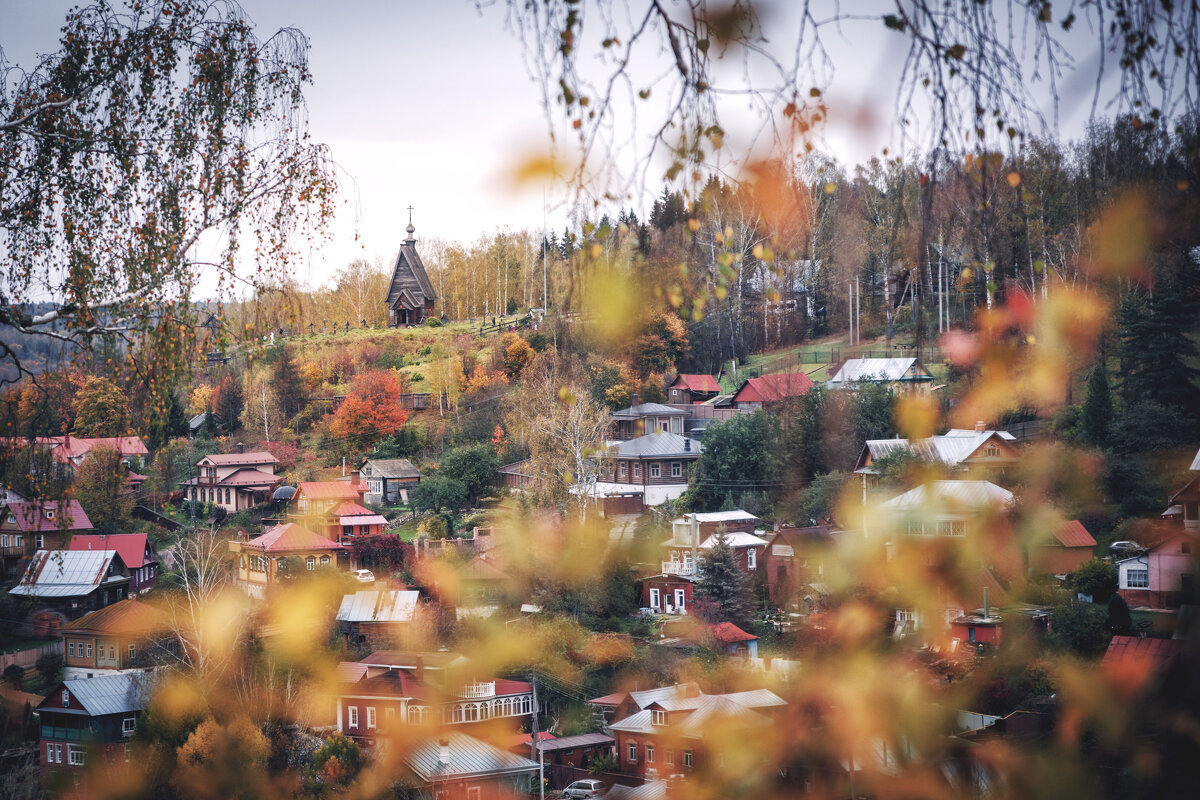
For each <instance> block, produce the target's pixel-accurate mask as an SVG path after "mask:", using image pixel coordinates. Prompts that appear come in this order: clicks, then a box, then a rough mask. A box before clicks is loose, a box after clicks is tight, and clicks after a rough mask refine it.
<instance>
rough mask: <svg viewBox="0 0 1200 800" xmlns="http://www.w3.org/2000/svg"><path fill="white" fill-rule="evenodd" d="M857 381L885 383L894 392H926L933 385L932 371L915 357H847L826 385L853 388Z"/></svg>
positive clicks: (833, 387) (835, 387)
mask: <svg viewBox="0 0 1200 800" xmlns="http://www.w3.org/2000/svg"><path fill="white" fill-rule="evenodd" d="M860 383H886V384H888V385H889V386H891V388H892V389H893V390H895V391H898V392H904V393H911V392H918V393H926V392H929V391H930V390H931V389H932V388H933V373H932V372H930V371H929V369H928V368H927V367H926V366H925V365H924V364H922V363H921V360H920V359H919V358H851V359H848V360H847V361H846V363H844V364H842V366H841V369H839V370H838V371H837V374H836V375H834V376H833V377H832V378H830V379H829V382H828V383H827V384H826V385H827V386H829V388H831V389H851V390H853V389H855V388H856V387H857V386H858V384H860Z"/></svg>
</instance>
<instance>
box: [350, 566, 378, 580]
mask: <svg viewBox="0 0 1200 800" xmlns="http://www.w3.org/2000/svg"><path fill="white" fill-rule="evenodd" d="M354 580H356V581H358V582H359V583H374V582H375V573H374V572H371V570H369V569H356V570H354Z"/></svg>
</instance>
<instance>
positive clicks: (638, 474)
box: [633, 463, 642, 481]
mask: <svg viewBox="0 0 1200 800" xmlns="http://www.w3.org/2000/svg"><path fill="white" fill-rule="evenodd" d="M633 479H634V480H635V481H640V480H641V479H642V465H641V464H640V463H635V464H634V465H633Z"/></svg>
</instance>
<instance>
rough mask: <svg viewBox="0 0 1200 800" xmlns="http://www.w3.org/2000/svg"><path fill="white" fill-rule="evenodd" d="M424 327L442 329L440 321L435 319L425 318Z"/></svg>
mask: <svg viewBox="0 0 1200 800" xmlns="http://www.w3.org/2000/svg"><path fill="white" fill-rule="evenodd" d="M425 327H426V328H440V327H442V321H441V320H440V319H438V318H437V317H427V318H426V319H425Z"/></svg>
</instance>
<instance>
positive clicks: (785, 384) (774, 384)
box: [733, 372, 813, 403]
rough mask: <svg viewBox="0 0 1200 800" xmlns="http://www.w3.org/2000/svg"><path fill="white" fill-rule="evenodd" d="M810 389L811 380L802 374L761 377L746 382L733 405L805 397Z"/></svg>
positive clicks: (789, 373)
mask: <svg viewBox="0 0 1200 800" xmlns="http://www.w3.org/2000/svg"><path fill="white" fill-rule="evenodd" d="M812 387H813V382H812V379H811V378H809V377H808V376H807V375H805V374H804V373H803V372H784V373H779V374H778V375H763V376H762V377H761V378H751V379H750V380H748V381H746V382H745V383H744V384H743V385H742V388H741V389H738V392H737V394H735V395H734V396H733V400H734V402H735V403H773V402H775V401H777V400H783V399H784V398H787V397H800V396H802V395H805V394H807V393H808V390H809V389H811V388H812Z"/></svg>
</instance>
